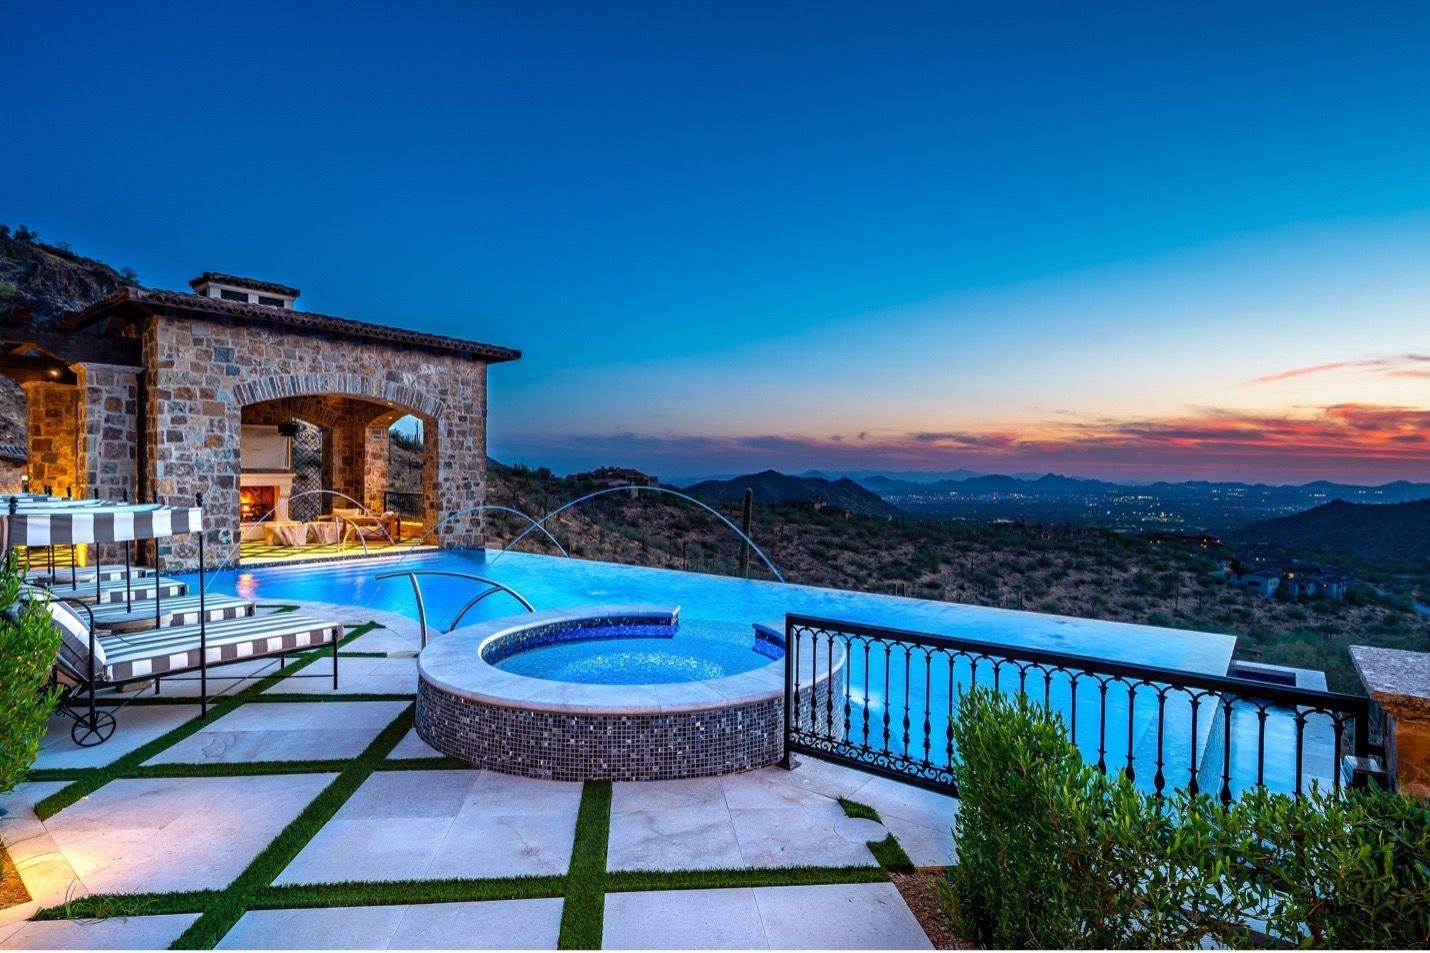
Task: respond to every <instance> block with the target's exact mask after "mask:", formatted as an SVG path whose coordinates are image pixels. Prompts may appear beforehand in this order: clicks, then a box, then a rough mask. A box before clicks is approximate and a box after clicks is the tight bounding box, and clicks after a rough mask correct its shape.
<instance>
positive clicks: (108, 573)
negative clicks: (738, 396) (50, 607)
mask: <svg viewBox="0 0 1430 953" xmlns="http://www.w3.org/2000/svg"><path fill="white" fill-rule="evenodd" d="M94 573H95V570H94V569H92V568H90V567H88V566H80V567H78V568H76V569H75V570H74V571H73V572H71V571H70V570H69V569H68V568H66V567H63V566H56V567H55V568H54V569H53V570H50V569H32V570H30V571H29V572H28V573H26V574H25V581H26V582H28V583H32V584H34V585H39V586H48V585H55V586H70V585H75V584H78V585H85V584H88V585H91V586H92V585H94ZM152 575H154V570H152V569H149V568H147V567H144V566H134V567H131V568H129V569H125V568H124V567H123V566H105V567H104V568H102V569H100V570H99V581H100V582H123V581H124V580H125V579H126V578H129V579H134V580H139V579H146V578H148V577H150V576H152Z"/></svg>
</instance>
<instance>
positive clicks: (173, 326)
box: [144, 318, 242, 572]
mask: <svg viewBox="0 0 1430 953" xmlns="http://www.w3.org/2000/svg"><path fill="white" fill-rule="evenodd" d="M233 347H234V329H233V328H232V327H231V326H229V325H226V324H222V323H209V322H205V321H172V322H171V321H158V320H155V319H152V318H151V319H150V321H149V325H148V327H147V328H146V329H145V332H144V363H145V366H146V367H148V368H149V370H148V372H147V373H146V374H145V375H144V381H145V384H144V388H145V392H146V395H147V408H146V411H147V413H148V416H149V422H148V428H147V431H146V438H147V441H148V450H149V454H148V464H147V466H148V470H149V473H148V477H149V479H148V481H147V483H148V485H149V486H150V487H153V489H154V490H155V491H156V492H157V493H158V496H159V502H160V503H166V504H170V505H174V506H193V505H194V495H195V494H196V493H203V494H204V514H205V518H206V520H207V525H208V529H207V531H206V539H205V545H206V547H207V551H206V555H207V562H208V565H209V567H210V568H216V567H219V566H222V565H225V564H226V563H227V562H228V561H229V560H230V559H231V558H237V552H236V549H235V546H236V543H237V541H238V522H239V514H238V486H239V480H238V478H239V453H240V451H239V437H240V434H241V433H242V416H241V411H240V407H239V404H238V402H237V401H236V400H235V399H234V395H233V392H232V389H231V388H232V387H233V383H234V380H235V379H234V378H233V377H231V376H229V375H227V374H225V373H224V366H223V364H222V363H221V362H220V361H218V360H216V354H226V353H227V352H229V351H231V350H232V349H233ZM157 548H158V558H159V564H160V568H161V569H164V570H167V571H169V572H190V571H192V570H194V569H197V568H198V539H197V537H196V536H176V537H174V538H173V539H171V540H162V541H160V542H159V543H158V544H157Z"/></svg>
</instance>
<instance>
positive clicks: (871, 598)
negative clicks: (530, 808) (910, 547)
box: [209, 550, 1330, 788]
mask: <svg viewBox="0 0 1430 953" xmlns="http://www.w3.org/2000/svg"><path fill="white" fill-rule="evenodd" d="M413 570H444V571H450V572H462V573H470V574H474V575H480V576H486V577H489V578H491V579H494V580H496V581H498V582H501V583H503V584H504V585H507V586H510V587H511V588H512V589H514V590H516V591H517V592H519V593H521V594H522V595H523V596H524V597H525V598H526V599H527V600H529V601H530V602H531V603H532V605H533V606H535V607H536V608H537V609H538V610H545V609H570V610H577V609H581V608H583V607H589V606H592V605H615V604H627V605H629V604H640V605H661V606H679V607H680V618H681V622H682V625H690V626H692V629H691V631H692V632H694V631H697V629H698V630H699V631H702V632H705V633H713V632H716V631H719V630H721V629H722V627H723V628H727V629H728V631H730V632H732V633H733V632H740V633H741V634H742V637H743V638H746V639H748V633H749V632H750V626H751V625H752V624H753V623H766V624H769V625H771V626H773V627H774V628H776V629H778V630H780V631H783V629H784V616H785V614H786V613H799V614H804V615H811V616H816V617H823V618H828V619H837V620H841V621H844V622H853V623H864V624H869V625H877V626H886V627H890V628H898V629H908V630H912V631H915V632H924V633H932V634H939V635H950V636H958V637H963V638H968V639H977V640H981V641H985V642H991V643H996V644H999V645H1005V646H1009V647H1010V648H1016V647H1022V648H1033V649H1047V650H1053V651H1060V652H1067V653H1071V654H1076V655H1082V656H1090V657H1093V658H1103V659H1113V660H1117V661H1122V662H1128V663H1132V664H1138V665H1149V666H1156V667H1160V668H1168V669H1179V670H1182V671H1188V672H1201V673H1207V674H1214V675H1224V674H1226V672H1227V668H1228V664H1229V662H1230V660H1231V656H1232V652H1233V650H1234V648H1235V644H1236V642H1235V639H1234V638H1232V637H1230V636H1226V635H1219V634H1214V633H1206V632H1187V631H1182V630H1176V629H1164V628H1157V627H1153V626H1142V625H1128V624H1122V623H1113V622H1101V621H1097V620H1091V619H1077V618H1071V617H1065V616H1054V615H1044V614H1039V613H1032V612H1016V611H1012V610H1003V609H991V608H984V607H979V606H966V605H957V604H952V603H944V602H934V601H929V600H922V599H908V598H899V597H894V596H883V595H873V594H868V593H858V592H849V591H845V590H836V589H820V588H815V587H810V586H797V585H788V584H784V583H775V582H766V581H760V580H749V579H734V578H730V577H726V576H713V575H703V574H699V573H688V572H677V571H673V570H665V569H649V568H641V567H633V566H620V565H616V564H612V563H600V562H592V561H587V560H580V559H563V558H560V557H555V556H538V555H531V554H525V553H515V552H513V553H507V554H504V555H502V556H500V557H499V558H498V557H497V556H496V554H494V553H483V552H458V551H450V550H447V551H441V552H431V551H428V552H422V553H414V554H410V555H407V556H402V557H389V558H383V559H375V560H364V561H361V562H359V561H348V562H342V563H329V564H322V565H319V566H287V567H284V566H273V567H263V568H259V569H252V570H249V569H238V570H228V571H224V572H220V573H215V574H210V584H209V591H210V592H224V593H229V594H235V595H240V596H243V597H244V598H249V599H253V600H255V601H257V602H260V603H263V602H282V601H285V600H303V601H314V602H331V603H339V604H343V605H351V606H356V607H369V608H373V609H382V610H386V611H389V612H394V613H398V614H401V615H405V616H407V617H409V618H413V619H415V618H417V607H416V602H415V599H414V597H413V594H412V590H411V586H410V584H409V582H408V581H407V580H406V579H402V578H399V579H389V580H386V581H379V580H377V579H375V578H374V577H375V576H376V575H378V574H380V573H384V572H393V571H413ZM483 588H485V587H483V586H481V585H480V584H478V583H473V582H469V581H465V580H454V579H449V578H441V577H429V578H426V579H423V580H422V591H423V597H424V602H425V605H426V607H427V615H428V620H429V625H430V626H431V627H432V629H433V631H434V632H441V631H445V630H446V628H447V624H448V623H449V622H450V621H451V619H452V618H453V617H454V616H455V615H456V613H458V612H459V611H460V610H461V609H462V607H463V606H465V605H466V604H467V602H468V600H470V599H471V598H472V597H473V596H474V595H476V594H477V593H478V592H480V591H481V590H482V589H483ZM523 611H524V610H523V609H522V607H521V606H520V604H519V603H517V602H516V601H515V600H513V599H511V598H510V597H508V596H506V595H505V594H499V595H494V596H491V597H489V598H487V599H485V600H484V601H482V602H481V603H479V604H478V605H477V606H476V607H475V608H474V609H473V610H472V611H471V612H470V613H468V614H467V615H466V616H465V617H464V619H463V624H471V623H475V622H479V621H482V620H484V619H492V618H497V617H501V616H507V615H512V614H517V613H521V612H523ZM360 615H361V613H354V617H355V618H356V617H358V616H360ZM714 642H715V644H713V645H712V644H705V645H702V646H700V651H699V653H690V654H689V657H687V658H685V659H684V660H683V661H682V660H679V659H676V658H674V657H671V658H667V659H665V660H662V661H660V662H658V663H656V662H650V664H648V665H646V668H647V669H661V668H664V669H665V672H666V676H665V677H661V678H656V677H647V676H650V675H651V671H649V670H647V671H644V672H643V673H642V665H643V664H645V663H643V662H642V661H641V660H640V659H639V658H638V656H639V649H641V648H644V649H645V650H646V651H649V646H644V647H638V646H620V645H617V644H615V643H606V644H605V645H604V646H602V647H601V648H599V649H587V650H582V651H579V652H578V651H577V650H574V649H573V650H570V651H571V653H572V654H570V655H565V654H562V653H557V654H555V655H552V656H550V657H549V658H546V659H535V658H533V659H531V660H528V661H527V662H525V663H520V664H530V665H533V666H537V668H538V669H539V670H541V671H544V672H547V673H561V674H544V675H542V676H541V677H556V678H564V679H568V680H612V679H628V680H630V681H631V682H633V683H637V684H645V683H650V682H654V681H658V680H669V681H675V680H684V679H685V678H687V677H700V678H704V677H711V676H708V675H694V676H690V675H681V676H680V678H679V679H677V678H676V677H675V673H676V672H678V671H680V670H681V668H682V666H684V667H685V671H687V672H691V673H694V672H703V671H715V670H717V669H721V668H722V667H723V665H724V664H726V663H725V662H723V661H721V659H723V658H724V654H723V653H724V652H725V646H724V645H723V644H722V643H721V642H720V640H719V639H716V640H714ZM628 649H629V650H630V654H625V653H627V650H628ZM682 654H685V653H682ZM751 654H752V655H753V653H751ZM608 656H609V657H608ZM754 661H755V662H759V661H760V659H759V658H758V657H754ZM707 663H708V664H707ZM603 670H604V671H603ZM532 673H534V672H528V673H526V674H532ZM638 673H642V674H638ZM725 674H729V673H728V672H725ZM947 675H948V677H947V678H933V679H928V680H927V681H926V680H925V677H924V676H925V672H924V670H918V671H911V670H909V669H908V667H907V661H906V660H905V659H904V658H902V657H901V656H900V655H899V654H898V653H894V654H893V655H890V656H881V655H880V654H879V653H877V652H876V653H874V654H872V655H869V656H865V655H863V654H861V653H859V652H851V655H850V659H849V667H848V670H847V672H846V678H845V680H844V688H845V689H846V692H845V694H844V696H843V697H841V698H840V699H838V702H837V704H836V705H835V706H834V707H835V712H834V715H835V721H836V722H839V721H844V719H846V718H847V727H846V728H844V729H843V730H844V732H845V735H846V736H847V737H849V738H850V739H852V740H854V741H856V742H857V741H862V740H867V739H871V738H872V739H874V740H875V741H877V740H879V739H880V738H881V737H882V736H883V733H884V731H885V730H886V729H888V728H890V727H891V728H892V736H893V738H894V744H895V746H896V747H897V746H900V743H902V745H903V746H907V747H908V748H909V750H911V751H912V752H913V753H915V754H916V755H921V754H924V753H925V752H926V753H927V756H928V757H932V758H935V759H940V758H942V756H943V755H942V753H943V752H944V751H945V749H946V745H947V734H948V714H947V713H948V712H949V711H950V710H951V701H952V697H953V694H954V693H955V692H957V691H959V690H961V688H962V687H963V686H966V685H968V684H970V683H972V682H974V681H977V682H984V681H986V680H987V671H986V669H985V670H984V671H983V672H981V673H980V672H974V671H972V670H971V669H970V668H969V667H968V665H967V663H966V662H963V663H959V664H958V665H956V666H954V667H953V668H952V669H951V670H949V671H948V673H947ZM1005 687H1006V686H1005ZM1027 690H1028V691H1029V692H1030V694H1036V695H1043V694H1044V692H1045V691H1046V696H1047V699H1048V701H1049V704H1050V705H1051V706H1052V707H1053V708H1054V709H1055V710H1057V711H1059V712H1060V713H1061V714H1062V715H1063V717H1064V719H1065V720H1066V721H1069V722H1072V721H1074V720H1075V721H1076V723H1077V730H1076V731H1075V732H1074V740H1075V741H1076V742H1077V744H1078V746H1079V747H1080V748H1081V749H1082V750H1083V752H1084V755H1085V756H1087V757H1088V758H1089V760H1096V759H1097V758H1098V754H1099V746H1100V744H1101V741H1100V738H1103V737H1105V738H1106V739H1112V741H1111V743H1108V744H1107V748H1108V749H1110V750H1109V757H1112V756H1113V752H1114V751H1120V752H1122V754H1123V755H1125V753H1126V751H1127V750H1128V746H1129V742H1130V745H1131V747H1132V749H1133V750H1134V752H1135V755H1136V759H1137V764H1138V765H1140V766H1141V773H1139V774H1138V779H1139V782H1145V781H1147V780H1149V777H1150V774H1151V772H1150V770H1149V769H1148V766H1149V765H1150V764H1151V762H1152V760H1153V758H1154V757H1155V751H1156V748H1157V744H1156V740H1157V739H1156V722H1157V717H1158V713H1157V707H1156V704H1155V701H1154V699H1153V698H1151V697H1150V695H1149V693H1148V691H1147V690H1139V693H1138V696H1137V698H1136V699H1134V702H1135V703H1134V704H1130V705H1129V704H1128V699H1127V697H1126V695H1125V694H1123V693H1110V694H1109V696H1108V698H1107V704H1106V708H1105V710H1102V709H1101V707H1100V700H1099V698H1098V697H1097V692H1096V691H1092V690H1087V689H1086V687H1085V688H1084V690H1083V691H1081V692H1080V693H1075V692H1073V691H1072V690H1071V687H1070V685H1069V684H1068V682H1067V680H1066V678H1065V677H1063V678H1054V679H1053V680H1052V682H1051V684H1049V685H1047V686H1046V687H1045V686H1043V685H1042V683H1041V682H1038V683H1036V684H1033V685H1029V686H1028V688H1027ZM1212 704H1213V703H1211V702H1207V703H1204V704H1203V706H1202V708H1203V711H1201V712H1200V713H1199V715H1198V718H1197V719H1196V730H1195V731H1194V730H1193V719H1192V717H1191V713H1190V710H1189V708H1188V706H1187V705H1185V704H1182V705H1180V706H1169V708H1168V710H1167V712H1166V713H1165V717H1166V724H1165V731H1164V736H1163V739H1162V740H1163V742H1164V745H1165V756H1166V774H1167V777H1168V778H1169V779H1172V780H1171V783H1173V784H1176V785H1178V786H1180V785H1182V784H1185V783H1186V779H1187V778H1188V777H1189V776H1190V773H1191V770H1192V765H1193V763H1195V764H1196V767H1197V769H1198V771H1197V773H1198V775H1199V776H1201V775H1202V774H1204V773H1205V772H1207V771H1209V770H1212V771H1214V770H1219V764H1220V742H1219V740H1218V739H1219V738H1221V737H1222V732H1224V731H1226V730H1228V729H1227V727H1226V726H1225V725H1223V724H1221V723H1219V721H1218V720H1217V719H1216V718H1215V717H1214V712H1213V711H1212V710H1211V708H1212ZM846 706H848V712H849V713H848V714H847V715H845V713H844V709H845V707H846ZM926 711H927V712H928V713H929V717H928V719H927V722H925V720H924V715H925V712H926ZM906 717H907V718H908V719H909V720H910V721H911V724H912V728H911V729H906V728H905V727H904V724H903V723H904V719H905V718H906ZM886 719H887V723H886ZM1293 725H1294V715H1293V714H1292V713H1291V712H1281V711H1273V712H1272V716H1271V719H1270V721H1269V722H1268V724H1267V726H1266V728H1267V739H1268V745H1267V758H1268V762H1267V764H1266V766H1265V775H1266V779H1267V783H1268V784H1271V785H1272V786H1274V787H1279V788H1286V787H1289V786H1291V785H1292V784H1293V779H1294V777H1295V770H1294V751H1293V750H1292V749H1293V747H1294V746H1291V747H1286V746H1284V745H1282V746H1278V745H1276V744H1274V743H1271V742H1273V740H1274V739H1280V738H1282V737H1283V736H1285V735H1286V733H1287V732H1288V731H1290V730H1292V726H1293ZM1230 730H1231V731H1232V734H1233V739H1234V741H1233V746H1232V759H1233V761H1235V762H1237V763H1238V766H1239V770H1241V769H1244V768H1246V767H1247V766H1246V765H1245V764H1244V763H1243V762H1244V761H1245V757H1246V754H1245V753H1246V752H1248V751H1252V752H1254V750H1255V744H1254V739H1255V737H1256V731H1257V730H1258V728H1257V726H1256V725H1255V724H1253V723H1250V722H1246V721H1245V719H1236V720H1234V721H1233V724H1232V725H1231V727H1230ZM1317 735H1318V737H1317V738H1315V739H1312V742H1313V744H1314V747H1315V748H1316V752H1313V754H1315V755H1316V756H1315V759H1314V760H1315V761H1316V766H1315V767H1312V766H1311V765H1310V764H1308V765H1307V771H1308V772H1309V771H1314V773H1316V774H1319V775H1321V776H1328V771H1329V768H1327V767H1326V766H1325V762H1327V761H1329V760H1330V759H1329V758H1328V757H1326V756H1324V753H1325V751H1326V750H1327V749H1328V746H1329V741H1328V740H1327V738H1326V737H1321V736H1325V735H1326V732H1325V731H1324V730H1322V729H1320V728H1318V729H1317ZM1193 757H1195V762H1193ZM1253 757H1254V755H1253ZM1116 766H1118V765H1117V764H1114V767H1116ZM1254 768H1255V766H1254V765H1253V766H1252V770H1250V772H1249V776H1250V777H1253V778H1254V777H1255V770H1254ZM1178 779H1180V780H1178ZM1240 786H1242V785H1241V783H1240V782H1239V783H1238V784H1237V787H1240Z"/></svg>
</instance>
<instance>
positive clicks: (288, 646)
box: [48, 599, 343, 747]
mask: <svg viewBox="0 0 1430 953" xmlns="http://www.w3.org/2000/svg"><path fill="white" fill-rule="evenodd" d="M78 608H79V609H80V610H81V613H82V614H85V615H86V616H88V618H87V619H82V618H81V615H80V614H77V613H76V612H75V608H74V607H72V606H71V605H69V604H67V603H65V602H63V601H61V600H58V599H51V600H50V601H49V603H48V609H49V612H50V618H52V619H53V620H54V622H55V625H56V627H58V628H59V630H60V653H59V659H58V662H57V668H56V675H57V681H59V683H60V684H61V685H62V686H63V688H64V693H63V695H62V696H61V699H60V706H59V707H60V710H61V711H63V712H64V713H65V714H67V715H69V717H70V718H72V719H73V720H74V725H73V727H72V728H71V729H70V737H71V738H73V739H74V742H75V744H77V745H80V746H81V747H89V746H91V745H97V744H101V743H103V742H104V741H107V740H108V739H109V737H110V736H111V735H113V734H114V728H115V721H114V716H113V715H112V714H111V713H110V712H108V711H104V710H102V709H101V708H100V707H99V706H98V704H97V701H96V698H95V693H96V692H97V691H98V690H99V689H100V688H113V687H118V686H120V685H124V684H127V683H132V682H140V681H148V680H150V679H153V678H156V677H159V676H170V675H180V674H185V673H190V672H199V673H200V677H201V679H203V680H204V682H205V684H204V687H203V689H202V690H201V696H200V705H201V710H202V711H204V712H207V711H208V692H207V687H208V686H207V674H208V670H209V669H210V668H214V667H216V666H219V665H227V664H230V663H234V662H248V661H252V660H253V659H259V658H266V657H271V656H281V655H285V654H287V653H290V652H298V651H305V650H308V649H313V648H317V647H319V646H324V645H331V646H332V647H333V688H335V689H336V688H337V687H338V642H339V641H340V640H341V639H342V635H343V627H342V624H341V623H337V622H324V621H322V620H319V619H315V618H313V617H311V616H306V615H302V614H299V613H296V612H283V613H276V614H274V615H266V616H247V617H238V618H233V619H222V620H219V621H216V622H206V623H203V624H199V625H176V626H168V627H165V628H162V629H152V630H149V631H145V632H132V633H126V634H124V635H115V636H109V637H102V636H100V635H98V634H97V631H96V630H97V629H98V628H99V625H98V620H97V619H94V618H93V614H92V612H91V610H90V608H89V607H88V606H87V605H83V604H81V605H80V606H79V607H78ZM205 608H206V609H207V606H205ZM195 612H197V610H195Z"/></svg>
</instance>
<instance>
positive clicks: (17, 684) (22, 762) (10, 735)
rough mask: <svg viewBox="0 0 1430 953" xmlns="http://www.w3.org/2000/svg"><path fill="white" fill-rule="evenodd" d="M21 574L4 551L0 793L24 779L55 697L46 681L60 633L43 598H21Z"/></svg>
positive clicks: (17, 564)
mask: <svg viewBox="0 0 1430 953" xmlns="http://www.w3.org/2000/svg"><path fill="white" fill-rule="evenodd" d="M23 578H24V570H23V568H22V565H21V563H20V559H19V556H18V555H17V554H16V553H15V552H14V551H13V550H12V551H10V552H8V553H6V555H5V558H4V562H3V563H0V711H3V712H4V713H5V716H4V717H3V718H0V794H3V793H5V792H8V791H10V790H12V789H13V788H14V787H15V785H17V784H19V783H20V782H21V781H23V780H25V774H26V773H27V772H28V771H29V770H30V765H32V764H34V763H35V755H36V754H38V753H39V749H40V739H41V738H43V737H44V734H45V722H47V721H48V720H49V717H50V713H51V712H53V711H54V708H55V703H56V701H58V698H59V693H58V690H57V689H54V688H52V687H50V685H49V681H50V671H51V670H52V669H53V668H54V664H55V656H56V655H58V653H59V649H60V633H59V630H58V629H56V628H55V626H54V623H53V622H51V621H50V614H49V612H48V611H46V609H45V606H44V602H43V601H42V600H40V599H23V600H22V599H21V598H20V583H21V581H22V579H23Z"/></svg>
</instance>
